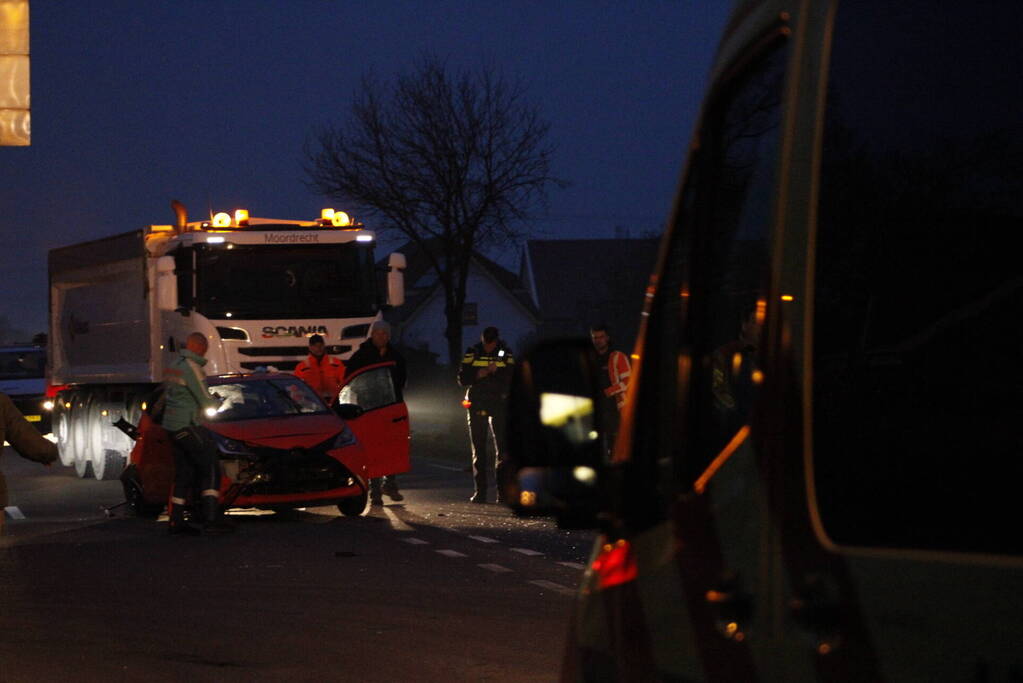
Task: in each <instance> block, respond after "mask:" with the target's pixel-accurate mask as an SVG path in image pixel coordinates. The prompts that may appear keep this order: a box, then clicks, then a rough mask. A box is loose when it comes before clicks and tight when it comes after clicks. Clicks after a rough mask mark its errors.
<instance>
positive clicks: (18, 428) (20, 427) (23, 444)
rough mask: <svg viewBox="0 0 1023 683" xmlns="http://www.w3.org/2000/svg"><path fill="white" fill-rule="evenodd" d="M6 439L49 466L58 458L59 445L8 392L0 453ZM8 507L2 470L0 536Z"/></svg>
mask: <svg viewBox="0 0 1023 683" xmlns="http://www.w3.org/2000/svg"><path fill="white" fill-rule="evenodd" d="M4 441H6V442H8V443H9V444H11V447H12V448H13V449H14V450H15V451H17V453H18V455H20V456H21V457H23V458H27V459H29V460H35V461H36V462H40V463H42V464H44V465H47V466H49V465H50V463H52V462H53V461H54V460H56V459H57V446H56V445H54V444H53V443H51V442H50V441H48V440H46V439H44V438H43V436H42V434H40V433H39V431H38V430H37V429H36V428H35V427H33V426H32V425H31V424H30V423H29V422H28V420H26V419H25V416H24V415H22V414H21V412H20V411H19V410H18V408H17V407H16V406H15V405H14V401H12V400H11V399H10V398H9V397H8V396H7V394H0V453H3V446H4ZM5 507H7V484H6V483H5V482H4V473H3V472H0V536H3V535H4V514H5V513H4V508H5Z"/></svg>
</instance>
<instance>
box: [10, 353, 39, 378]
mask: <svg viewBox="0 0 1023 683" xmlns="http://www.w3.org/2000/svg"><path fill="white" fill-rule="evenodd" d="M45 367H46V353H45V352H44V351H0V379H37V378H40V377H43V372H44V369H45Z"/></svg>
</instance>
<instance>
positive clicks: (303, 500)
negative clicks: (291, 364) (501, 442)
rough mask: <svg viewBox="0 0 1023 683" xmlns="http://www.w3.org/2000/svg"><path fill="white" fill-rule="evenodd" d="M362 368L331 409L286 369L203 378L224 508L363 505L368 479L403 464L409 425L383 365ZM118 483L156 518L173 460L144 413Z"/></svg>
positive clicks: (354, 508) (348, 510)
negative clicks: (211, 399) (213, 398)
mask: <svg viewBox="0 0 1023 683" xmlns="http://www.w3.org/2000/svg"><path fill="white" fill-rule="evenodd" d="M391 365H393V363H384V364H378V365H372V366H368V367H365V368H361V369H359V370H358V371H356V372H354V373H352V374H351V376H349V377H347V378H346V379H345V384H344V387H343V388H342V390H341V394H340V396H339V401H338V403H337V404H335V405H334V406H333V409H331V408H330V407H328V406H327V405H325V404H324V403H323V401H322V400H321V399H320V397H319V396H317V395H316V392H315V391H313V390H312V389H311V388H310V387H309V386H308V385H307V384H306V383H305V382H303V381H302V380H300V379H298V378H296V377H294V376H292V375H288V374H280V373H253V374H244V375H218V376H213V377H208V378H207V383H208V385H209V388H210V393H212V394H216V395H218V396H219V397H220V400H221V403H220V407H219V409H218V410H217V412H216V414H215V415H213V416H211V417H210V418H209V422H207V423H206V426H207V427H209V429H210V431H211V432H212V433H213V435H214V438H215V439H216V442H217V447H218V449H219V450H220V469H221V476H220V497H221V501H222V503H223V504H224V506H225V507H256V508H266V509H284V508H295V507H313V506H323V505H337V507H338V509H339V510H340V511H341V512H342V513H343V514H345V515H358V514H361V513H362V511H363V510H364V509H365V507H366V499H367V495H368V489H369V479H370V478H372V477H379V476H383V475H385V474H397V473H401V472H407V471H408V469H409V466H410V465H409V442H408V439H409V422H408V409H407V408H406V406H405V403H404V402H402V401H399V400H398V399H397V395H396V392H395V389H394V385H393V383H392V381H391V372H390V366H391ZM136 436H137V443H136V444H135V448H134V449H133V450H132V453H131V459H130V462H129V464H128V466H127V467H126V468H125V470H124V473H123V474H122V475H121V481H122V483H123V484H124V490H125V497H126V498H127V501H128V504H129V505H130V507H131V508H132V509H133V510H134V511H135V513H136V514H138V515H140V516H149V517H155V516H156V515H158V514H159V513H160V512H161V510H163V507H164V505H165V504H166V502H167V496H168V493H169V492H170V489H171V485H172V483H173V479H174V458H173V454H172V451H171V443H170V439H169V437H168V435H167V432H166V431H164V430H163V428H162V427H160V426H159V425H157V424H156V423H155V422H154V421H153V420H152V419H151V418H150V416H149V415H148V414H144V415H143V417H142V420H141V421H140V423H139V425H138V430H137V434H136Z"/></svg>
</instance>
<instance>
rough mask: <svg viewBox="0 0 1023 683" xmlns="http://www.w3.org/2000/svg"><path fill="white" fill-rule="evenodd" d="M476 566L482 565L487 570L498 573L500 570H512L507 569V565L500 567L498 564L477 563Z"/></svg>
mask: <svg viewBox="0 0 1023 683" xmlns="http://www.w3.org/2000/svg"><path fill="white" fill-rule="evenodd" d="M476 566H477V567H483V568H484V569H486V570H487V571H488V572H496V573H498V574H499V573H501V572H510V571H512V570H511V569H508V568H507V567H502V566H501V565H499V564H478V565H476Z"/></svg>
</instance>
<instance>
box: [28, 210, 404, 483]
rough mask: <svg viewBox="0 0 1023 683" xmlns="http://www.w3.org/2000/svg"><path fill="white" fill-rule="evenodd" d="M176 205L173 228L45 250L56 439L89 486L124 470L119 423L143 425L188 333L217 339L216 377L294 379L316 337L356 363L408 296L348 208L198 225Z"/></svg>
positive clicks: (240, 213)
mask: <svg viewBox="0 0 1023 683" xmlns="http://www.w3.org/2000/svg"><path fill="white" fill-rule="evenodd" d="M172 207H173V208H174V211H175V215H176V221H175V223H174V224H173V225H150V226H147V227H144V228H142V229H139V230H134V231H131V232H126V233H121V234H115V235H112V236H109V237H103V238H100V239H96V240H92V241H88V242H83V243H79V244H73V245H69V246H64V247H60V248H57V249H53V250H51V251H50V253H49V259H48V266H49V297H50V337H49V338H50V340H52V341H51V344H50V359H49V360H50V382H51V384H53V385H57V386H62V389H61V391H60V392H59V394H58V395H57V396H56V399H55V401H54V407H53V416H52V421H53V432H54V436H55V437H56V440H57V445H58V447H59V449H60V457H61V462H62V463H63V464H64V465H66V466H73V467H74V468H75V471H76V472H77V473H78V475H79V476H80V477H83V478H84V477H88V476H90V475H91V476H93V477H95V478H96V479H112V478H115V477H117V476H118V475H119V474H120V472H121V470H122V469H123V467H124V464H125V462H126V461H127V458H128V456H129V454H130V452H131V448H132V441H131V439H130V438H129V437H128V436H127V435H125V434H124V433H123V432H122V431H121V430H120V429H117V428H115V427H114V426H113V424H114V423H116V422H118V421H119V420H121V419H124V420H126V421H127V422H128V423H131V424H137V423H138V420H139V417H140V416H141V412H142V411H143V410H145V408H146V402H147V400H149V396H150V394H151V393H152V392H153V390H154V389H155V388H156V387H157V385H158V384H159V383H160V382H161V381H162V379H163V371H164V368H165V367H166V365H167V364H169V363H171V362H172V361H173V360H174V359H175V358H176V356H177V353H178V352H179V350H180V349H181V348H182V347H183V345H184V341H185V339H186V338H187V337H188V335H189V334H191V333H193V332H198V333H200V334H202V335H203V336H205V337H206V338H207V339H208V340H209V352H208V353H207V359H208V361H209V362H208V365H207V366H206V370H207V372H208V373H209V374H224V373H232V372H239V373H242V372H251V371H253V370H256V369H258V368H276V369H277V370H281V371H288V370H291V369H293V368H294V367H295V365H297V364H298V363H299V362H300V361H301V360H302V359H304V358H305V357H306V356H307V354H308V337H310V336H312V335H314V334H319V335H321V336H322V337H323V338H324V340H325V341H326V343H327V352H328V353H330V354H332V355H336V356H338V357H340V358H342V359H343V358H346V357H347V356H348V355H350V354H351V353H352V351H353V350H354V349H355V348H356V347H357V346H358V345H359V344H360V343H362V342H363V341H364V340H365V339H366V338H367V336H368V334H369V328H370V325H371V324H372V323H373V322H374V321H376V320H379V319H380V318H381V314H382V311H383V310H384V309H385V308H386V307H388V306H398V305H401V303H403V301H404V276H403V273H402V271H403V269H404V267H405V257H404V256H403V255H402V254H398V253H394V254H391V255H390V256H389V257H388V259H387V265H386V267H385V268H384V270H386V278H385V277H383V276H381V277H378V267H377V265H376V262H375V260H374V256H373V249H374V245H375V242H376V236H375V234H374V233H373V232H372V231H370V230H367V229H365V226H364V225H363V224H362V223H360V222H358V221H356V220H353V219H352V218H351V217H350V216H349V215H348V214H347V213H345V212H343V211H334V210H333V209H324V210H323V211H322V212H321V215H320V217H319V218H316V219H312V220H280V219H271V218H256V217H250V216H249V214H248V211H247V210H245V209H238V210H235V211H234V212H233V213H226V212H225V213H217V214H215V215H213V216H212V217H210V218H209V219H207V220H202V221H192V222H190V221H189V220H188V216H187V212H186V210H185V208H184V206H183V205H181V204H180V203H178V202H173V203H172ZM381 275H382V274H381ZM384 282H386V285H385V284H384Z"/></svg>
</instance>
